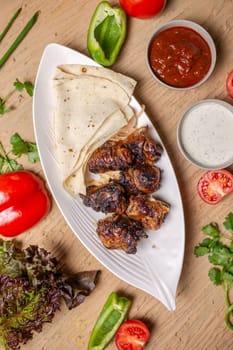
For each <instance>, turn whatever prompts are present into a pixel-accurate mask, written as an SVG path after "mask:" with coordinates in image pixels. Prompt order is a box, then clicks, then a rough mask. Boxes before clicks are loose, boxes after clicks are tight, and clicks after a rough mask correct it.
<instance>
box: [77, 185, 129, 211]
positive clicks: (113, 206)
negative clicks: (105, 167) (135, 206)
mask: <svg viewBox="0 0 233 350" xmlns="http://www.w3.org/2000/svg"><path fill="white" fill-rule="evenodd" d="M80 197H81V198H82V200H83V204H84V205H85V206H87V207H91V208H92V209H93V210H95V211H97V212H99V211H101V212H103V213H116V214H122V213H123V212H124V211H125V210H126V207H127V203H126V197H125V190H124V188H123V187H122V186H121V185H120V184H117V183H107V184H104V185H100V186H89V187H87V189H86V195H83V194H80Z"/></svg>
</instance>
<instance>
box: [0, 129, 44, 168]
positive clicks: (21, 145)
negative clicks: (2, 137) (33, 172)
mask: <svg viewBox="0 0 233 350" xmlns="http://www.w3.org/2000/svg"><path fill="white" fill-rule="evenodd" d="M10 143H11V146H12V148H11V150H10V151H9V152H8V153H7V152H6V150H5V148H4V146H3V144H2V143H1V141H0V174H4V173H9V172H11V171H16V170H22V169H23V165H22V164H20V163H19V162H18V158H20V157H21V156H22V155H26V156H27V157H28V161H29V162H30V163H36V162H37V161H39V155H38V150H37V145H36V144H35V143H32V142H28V141H25V140H23V139H22V138H21V136H20V135H19V134H18V133H15V134H13V135H12V136H11V138H10Z"/></svg>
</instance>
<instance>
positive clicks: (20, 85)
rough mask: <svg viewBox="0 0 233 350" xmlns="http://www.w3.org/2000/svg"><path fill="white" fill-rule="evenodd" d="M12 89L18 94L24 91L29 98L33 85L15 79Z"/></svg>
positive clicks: (31, 94)
mask: <svg viewBox="0 0 233 350" xmlns="http://www.w3.org/2000/svg"><path fill="white" fill-rule="evenodd" d="M14 87H15V88H16V90H17V91H19V92H21V91H23V90H24V89H25V90H26V91H27V93H28V95H29V96H33V91H34V85H33V84H32V83H30V81H25V82H24V83H22V82H21V81H19V80H18V79H16V81H15V82H14Z"/></svg>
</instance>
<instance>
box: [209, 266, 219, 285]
mask: <svg viewBox="0 0 233 350" xmlns="http://www.w3.org/2000/svg"><path fill="white" fill-rule="evenodd" d="M221 275H222V274H221V270H220V269H218V268H216V267H213V268H212V269H210V270H209V273H208V276H209V278H210V280H211V281H212V282H213V283H214V284H215V285H216V286H219V285H221V284H222V276H221Z"/></svg>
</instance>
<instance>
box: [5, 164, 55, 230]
mask: <svg viewBox="0 0 233 350" xmlns="http://www.w3.org/2000/svg"><path fill="white" fill-rule="evenodd" d="M49 209H50V198H49V196H48V194H47V191H46V189H45V187H44V183H43V181H42V180H41V179H40V178H39V177H38V176H37V175H35V174H33V173H31V172H29V171H13V172H10V173H6V174H2V175H0V234H1V235H2V236H5V237H13V236H16V235H18V234H20V233H22V232H24V231H26V230H27V229H29V228H31V227H32V226H34V225H35V224H36V223H37V222H38V221H39V220H40V219H42V218H43V217H44V216H45V215H46V214H47V213H48V211H49Z"/></svg>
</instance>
